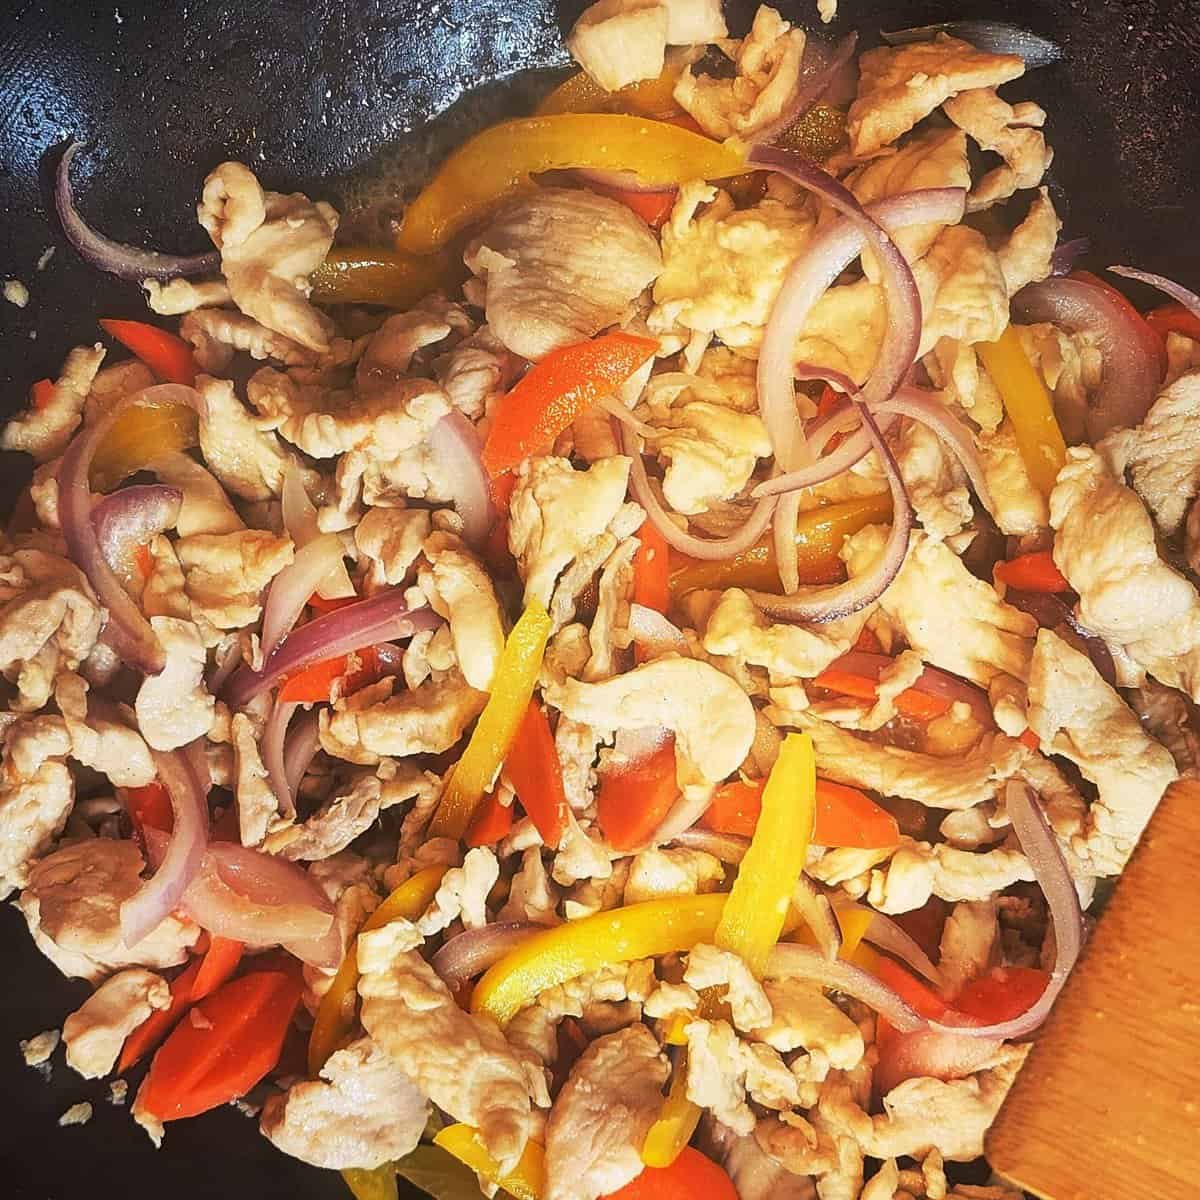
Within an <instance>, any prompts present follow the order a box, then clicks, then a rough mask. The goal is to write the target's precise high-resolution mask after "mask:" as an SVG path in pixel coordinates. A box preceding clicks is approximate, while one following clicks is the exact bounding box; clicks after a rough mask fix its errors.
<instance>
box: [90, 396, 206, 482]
mask: <svg viewBox="0 0 1200 1200" xmlns="http://www.w3.org/2000/svg"><path fill="white" fill-rule="evenodd" d="M198 431H199V421H198V420H197V418H196V411H195V409H193V408H192V407H191V406H190V405H187V404H178V403H171V404H132V405H130V406H129V407H128V408H127V409H125V411H124V412H123V413H122V414H121V416H120V418H119V419H118V420H117V422H116V424H114V425H113V427H112V428H111V429H110V430H109V431H108V435H107V436H106V437H105V438H104V440H103V441H102V442H101V443H100V445H99V446H97V447H96V456H95V458H93V459H92V469H91V472H90V482H91V486H92V490H93V491H97V492H106V491H109V490H110V489H112V488H114V487H116V486H117V484H118V483H120V482H121V480H122V479H125V478H127V477H128V476H130V475H132V474H134V473H135V472H136V471H141V470H143V469H144V468H145V467H146V466H147V465H148V464H149V463H152V462H153V461H154V460H155V459H156V458H159V457H160V456H162V455H163V454H166V453H167V452H168V451H172V450H188V449H190V448H191V447H192V446H194V445H195V444H196V441H197V436H198Z"/></svg>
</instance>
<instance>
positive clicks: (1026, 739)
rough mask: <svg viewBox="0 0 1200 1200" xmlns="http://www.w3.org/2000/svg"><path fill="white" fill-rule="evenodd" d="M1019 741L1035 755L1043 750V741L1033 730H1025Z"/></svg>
mask: <svg viewBox="0 0 1200 1200" xmlns="http://www.w3.org/2000/svg"><path fill="white" fill-rule="evenodd" d="M1017 741H1018V742H1020V743H1021V745H1022V746H1027V747H1028V748H1029V749H1030V750H1032V751H1033V752H1034V753H1035V754H1036V753H1037V752H1038V751H1039V750H1041V748H1042V742H1041V739H1040V738H1039V737H1038V735H1037V734H1036V733H1034V732H1033V730H1032V729H1023V730H1022V731H1021V736H1020V737H1019V738H1017Z"/></svg>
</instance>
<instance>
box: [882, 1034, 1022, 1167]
mask: <svg viewBox="0 0 1200 1200" xmlns="http://www.w3.org/2000/svg"><path fill="white" fill-rule="evenodd" d="M1029 1050H1030V1047H1029V1046H1028V1045H1023V1046H1013V1045H1007V1046H1005V1047H1004V1048H1003V1049H1002V1050H1000V1051H999V1052H998V1054H997V1059H998V1061H997V1063H996V1065H995V1066H993V1067H990V1068H988V1069H987V1070H985V1071H980V1072H979V1073H978V1074H975V1075H972V1076H970V1077H969V1078H967V1079H954V1080H951V1081H949V1082H943V1081H942V1080H940V1079H908V1080H906V1081H905V1082H904V1083H901V1084H898V1085H897V1086H896V1087H894V1088H892V1090H891V1091H890V1092H888V1094H887V1095H886V1096H884V1098H883V1108H884V1115H882V1116H877V1117H871V1118H870V1119H869V1120H870V1128H869V1130H866V1129H864V1136H863V1137H862V1138H861V1144H862V1148H863V1150H864V1151H865V1152H866V1153H867V1154H870V1155H873V1156H874V1157H876V1158H899V1157H900V1156H902V1155H923V1154H925V1153H926V1152H928V1151H929V1150H930V1149H936V1150H938V1151H940V1153H941V1154H942V1156H943V1157H944V1158H947V1159H949V1160H950V1161H951V1162H969V1161H970V1160H971V1159H973V1158H978V1157H979V1156H980V1155H981V1154H982V1153H983V1135H984V1134H985V1133H986V1132H987V1129H988V1127H989V1126H990V1125H991V1123H992V1121H993V1120H994V1119H995V1116H996V1113H997V1112H998V1111H999V1110H1000V1105H1001V1104H1002V1103H1003V1102H1004V1097H1005V1096H1006V1095H1008V1089H1009V1088H1010V1087H1012V1084H1013V1080H1014V1079H1015V1078H1016V1077H1017V1072H1018V1071H1019V1070H1020V1069H1021V1064H1022V1063H1023V1062H1024V1061H1025V1056H1026V1055H1027V1054H1028V1053H1029Z"/></svg>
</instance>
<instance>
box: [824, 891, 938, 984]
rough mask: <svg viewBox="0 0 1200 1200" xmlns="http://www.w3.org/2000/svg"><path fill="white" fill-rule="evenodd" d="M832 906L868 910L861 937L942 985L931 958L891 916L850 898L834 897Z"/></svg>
mask: <svg viewBox="0 0 1200 1200" xmlns="http://www.w3.org/2000/svg"><path fill="white" fill-rule="evenodd" d="M834 908H835V909H836V910H837V911H838V912H839V913H842V912H865V913H868V914H870V917H871V923H870V924H869V925H868V926H867V931H866V933H864V934H863V941H864V942H870V943H871V945H872V946H878V947H879V949H880V950H886V951H887V952H888V953H889V954H894V955H895V956H896V957H897V958H898V959H900V961H901V962H903V963H906V964H907V965H908V966H910V967H912V969H913V970H914V971H916V972H917V973H918V974H919V975H923V976H924V977H925V978H926V979H928V980H929V982H930V983H932V984H933V985H934V986H935V987H938V988H940V987H941V986H942V973H941V971H939V970H938V968H937V967H936V966H934V964H933V961H932V959H930V957H929V955H928V954H926V953H925V951H924V950H922V949H921V947H920V946H919V945H918V943H917V942H916V941H915V940H914V939H913V938H912V937H911V936H910V935H909V934H908V933H906V932H905V931H904V930H903V929H902V928H901V927H900V926H899V925H897V924H896V922H895V921H893V920H892V918H891V917H889V916H886V915H885V914H883V913H881V912H876V911H875V910H874V909H873V908H868V907H867V906H866V905H865V904H854V903H853V902H851V901H840V900H839V901H837V902H836V903H835V904H834Z"/></svg>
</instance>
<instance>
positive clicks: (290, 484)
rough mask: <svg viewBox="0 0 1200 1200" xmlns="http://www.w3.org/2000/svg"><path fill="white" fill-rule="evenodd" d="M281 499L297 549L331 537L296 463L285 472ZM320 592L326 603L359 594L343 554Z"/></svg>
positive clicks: (289, 532)
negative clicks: (323, 524) (326, 531)
mask: <svg viewBox="0 0 1200 1200" xmlns="http://www.w3.org/2000/svg"><path fill="white" fill-rule="evenodd" d="M279 499H280V507H281V509H282V510H283V527H284V529H286V530H287V533H288V537H290V538H291V539H292V541H293V542H294V543H295V544H296V549H297V550H299V549H302V548H303V547H305V546H307V545H308V544H309V543H310V542H315V541H316V540H317V539H318V538H321V537H324V536H327V535H324V534H322V533H321V526H320V523H319V522H318V520H317V510H316V509H315V508H314V507H313V502H312V501H311V500H310V499H309V498H308V492H307V491H306V490H305V487H304V478H303V476H302V475H301V472H300V468H299V467H297V466H296V465H295V464H292V465H291V466H289V467H288V468H287V470H286V471H284V473H283V488H282V490H281V492H280V497H279ZM316 591H317V595H318V596H320V597H321V599H322V600H342V599H345V598H346V597H347V596H353V595H354V594H355V592H354V584H353V583H351V581H350V574H349V572H348V571H347V570H346V564H345V562H344V561H343V558H342V556H341V555H340V554H339V555H338V559H337V565H336V566H335V567H334V568H333V569H332V570H331V571H330V573H329V576H328V577H327V578H326V579H323V580H321V582H320V584H318V585H317V589H316Z"/></svg>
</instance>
